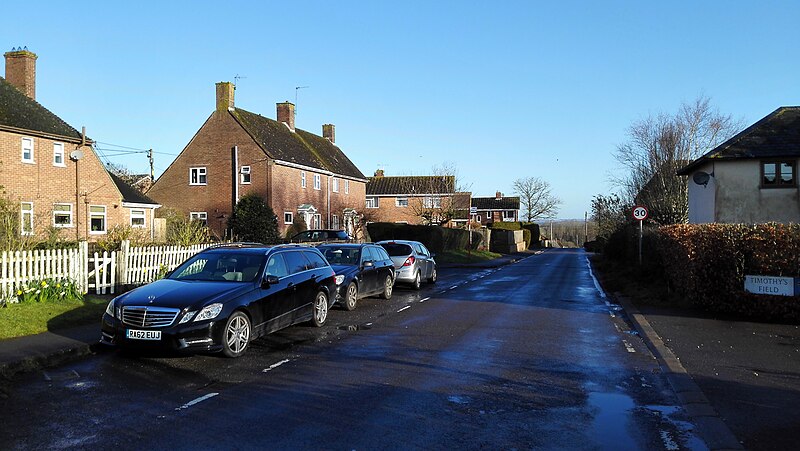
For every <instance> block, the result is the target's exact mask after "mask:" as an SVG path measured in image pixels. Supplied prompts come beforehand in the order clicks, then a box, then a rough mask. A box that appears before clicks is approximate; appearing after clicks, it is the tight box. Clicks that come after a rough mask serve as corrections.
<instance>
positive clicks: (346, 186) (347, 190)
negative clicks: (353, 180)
mask: <svg viewBox="0 0 800 451" xmlns="http://www.w3.org/2000/svg"><path fill="white" fill-rule="evenodd" d="M344 193H345V194H350V180H345V181H344Z"/></svg>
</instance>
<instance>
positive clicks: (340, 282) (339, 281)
mask: <svg viewBox="0 0 800 451" xmlns="http://www.w3.org/2000/svg"><path fill="white" fill-rule="evenodd" d="M333 280H335V281H336V285H341V284H342V282H344V276H343V275H341V274H339V275H338V276H336V277H334V278H333Z"/></svg>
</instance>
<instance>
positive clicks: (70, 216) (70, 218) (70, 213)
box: [53, 203, 74, 228]
mask: <svg viewBox="0 0 800 451" xmlns="http://www.w3.org/2000/svg"><path fill="white" fill-rule="evenodd" d="M56 206H62V207H69V211H67V212H64V211H59V212H58V214H60V215H67V216H69V222H68V223H66V224H56ZM73 223H74V222H73V208H72V204H66V203H55V204H53V227H58V228H70V227H73Z"/></svg>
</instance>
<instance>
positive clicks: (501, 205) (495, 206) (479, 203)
mask: <svg viewBox="0 0 800 451" xmlns="http://www.w3.org/2000/svg"><path fill="white" fill-rule="evenodd" d="M472 206H473V207H476V208H477V209H478V210H519V197H501V198H500V200H497V198H496V197H473V198H472Z"/></svg>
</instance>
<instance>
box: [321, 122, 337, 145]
mask: <svg viewBox="0 0 800 451" xmlns="http://www.w3.org/2000/svg"><path fill="white" fill-rule="evenodd" d="M322 137H323V138H325V139H327V140H328V141H330V142H331V143H333V144H336V127H335V126H334V125H333V124H322Z"/></svg>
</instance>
